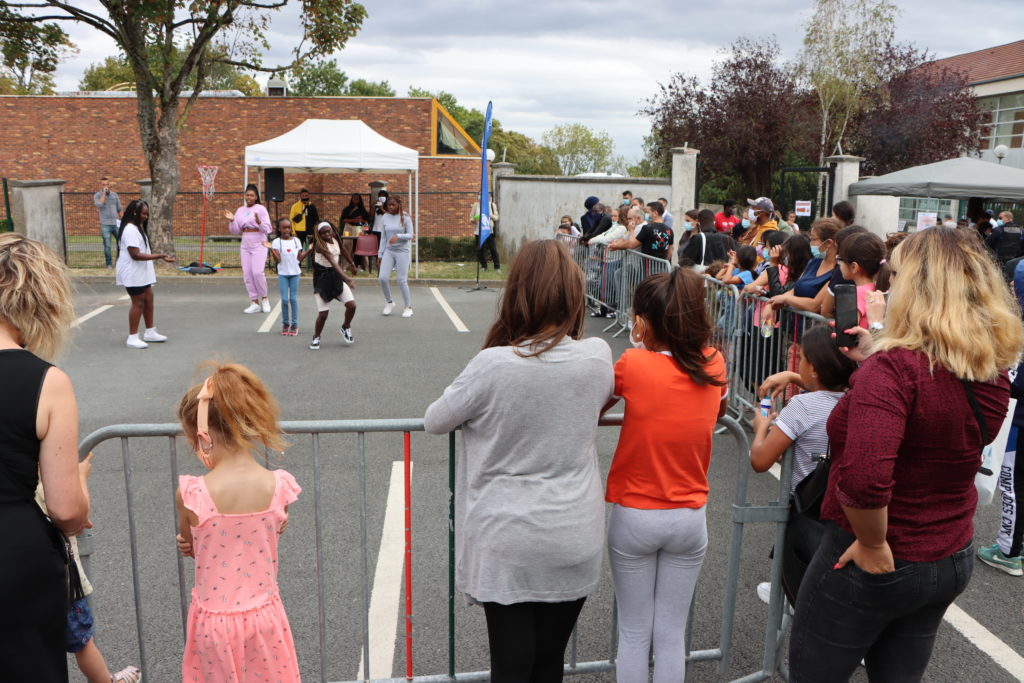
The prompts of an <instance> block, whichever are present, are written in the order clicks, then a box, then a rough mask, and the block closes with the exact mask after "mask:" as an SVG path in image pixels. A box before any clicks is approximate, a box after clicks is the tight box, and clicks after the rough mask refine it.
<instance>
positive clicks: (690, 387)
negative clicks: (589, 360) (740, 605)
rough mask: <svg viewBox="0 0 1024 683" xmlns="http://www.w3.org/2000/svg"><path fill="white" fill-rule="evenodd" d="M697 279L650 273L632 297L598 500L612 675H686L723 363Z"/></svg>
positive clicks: (628, 678) (683, 273)
mask: <svg viewBox="0 0 1024 683" xmlns="http://www.w3.org/2000/svg"><path fill="white" fill-rule="evenodd" d="M711 332H712V323H711V320H710V319H709V318H708V315H707V311H706V309H705V307H704V283H703V281H702V280H701V278H700V276H699V275H697V274H696V273H694V272H693V271H691V270H688V269H678V268H677V269H675V270H673V271H672V272H669V273H659V274H657V275H652V276H650V277H649V278H647V279H646V280H644V281H643V282H641V283H640V284H639V285H637V288H636V291H635V292H634V294H633V329H632V331H631V332H630V341H632V342H633V346H634V347H636V348H635V349H632V350H627V351H626V352H625V353H624V354H623V355H622V357H621V358H620V359H619V361H618V362H617V363H616V364H615V395H614V397H613V399H612V401H611V402H609V403H608V405H607V406H605V410H607V409H609V408H611V406H613V405H614V404H615V402H616V401H618V400H619V399H620V398H621V399H623V400H625V401H626V410H625V417H624V419H623V422H622V430H621V432H620V434H619V445H618V447H617V448H616V450H615V458H614V459H613V460H612V466H611V470H610V471H609V473H608V488H607V493H606V496H605V500H607V501H608V502H609V503H612V504H613V505H612V512H611V518H610V520H609V522H608V555H609V559H610V561H611V568H612V579H613V581H614V584H615V597H616V599H617V600H618V608H619V651H618V659H617V664H616V675H617V678H618V680H619V681H621V682H623V683H625V682H633V681H646V680H647V668H648V654H649V652H650V650H651V644H652V641H653V644H654V680H655V681H682V680H684V679H685V677H686V661H685V658H686V647H685V642H686V619H687V615H688V614H689V611H690V601H691V600H692V599H693V590H694V587H695V586H696V583H697V577H698V576H699V575H700V567H701V564H702V563H703V561H704V551H705V549H706V548H707V523H706V518H705V503H706V502H707V497H708V478H707V472H708V465H709V464H710V461H711V438H712V431H713V430H714V427H715V422H717V421H718V418H719V417H721V416H722V415H723V414H724V413H725V408H726V394H727V389H726V371H725V359H724V358H723V357H722V354H721V353H720V352H719V351H718V350H717V349H715V348H713V347H712V345H711Z"/></svg>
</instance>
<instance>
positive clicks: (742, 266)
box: [715, 246, 757, 287]
mask: <svg viewBox="0 0 1024 683" xmlns="http://www.w3.org/2000/svg"><path fill="white" fill-rule="evenodd" d="M756 266H757V250H755V249H754V247H751V246H742V247H740V248H739V249H737V250H736V251H734V252H732V253H731V254H730V255H729V264H728V265H727V266H726V267H725V268H722V270H720V271H719V272H718V275H716V276H715V279H717V280H721V281H722V282H723V283H725V284H727V285H738V286H740V287H745V286H747V285H749V284H750V283H751V282H753V281H754V268H755V267H756Z"/></svg>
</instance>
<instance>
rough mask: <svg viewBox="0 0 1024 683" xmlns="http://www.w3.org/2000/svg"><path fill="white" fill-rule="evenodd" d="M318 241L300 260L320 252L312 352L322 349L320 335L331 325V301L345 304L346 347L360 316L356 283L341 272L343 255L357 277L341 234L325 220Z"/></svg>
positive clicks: (343, 330) (318, 230) (315, 270)
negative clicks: (343, 244) (353, 326)
mask: <svg viewBox="0 0 1024 683" xmlns="http://www.w3.org/2000/svg"><path fill="white" fill-rule="evenodd" d="M315 237H316V239H314V240H313V244H312V246H310V248H309V249H308V250H307V251H306V252H305V253H303V254H302V255H301V256H300V257H299V259H300V260H301V259H303V258H305V257H306V254H308V253H309V252H310V251H313V252H316V255H315V256H314V257H313V296H314V298H315V299H316V310H317V315H316V322H315V323H314V324H313V341H311V342H310V343H309V348H310V350H312V351H319V350H320V334H321V333H322V332H323V331H324V325H326V324H327V316H328V315H330V312H331V302H332V301H334V300H338V301H341V303H343V304H344V305H345V320H344V321H343V322H342V324H341V330H340V331H341V338H342V339H344V340H345V343H346V344H351V343H353V342H354V341H355V338H354V337H353V336H352V318H354V317H355V315H356V296H355V294H353V293H352V288H353V287H355V280H353V279H352V278H350V277H349V276H347V275H345V271H343V270H342V269H341V263H340V259H341V257H342V256H344V257H345V259H346V260H347V261H348V265H349V270H350V272H351V273H352V274H353V275H354V274H355V272H356V265H355V263H354V262H353V261H352V259H351V258H350V257H349V255H348V251H347V250H345V249H342V248H341V244H340V242H339V241H338V233H337V231H336V230H335V229H334V226H333V225H331V224H330V222H328V221H323V222H321V223H320V225H318V226H317V228H316V233H315Z"/></svg>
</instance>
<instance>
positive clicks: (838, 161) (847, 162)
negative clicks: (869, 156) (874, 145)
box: [822, 154, 864, 216]
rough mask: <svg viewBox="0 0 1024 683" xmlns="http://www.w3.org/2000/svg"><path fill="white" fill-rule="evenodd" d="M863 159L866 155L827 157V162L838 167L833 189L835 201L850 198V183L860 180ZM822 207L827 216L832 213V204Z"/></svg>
mask: <svg viewBox="0 0 1024 683" xmlns="http://www.w3.org/2000/svg"><path fill="white" fill-rule="evenodd" d="M862 161H864V157H855V156H851V155H849V154H838V155H836V156H833V157H825V163H827V164H834V165H835V167H836V180H835V186H834V187H833V189H832V202H833V203H835V202H841V201H844V200H847V199H849V198H850V185H853V184H854V183H855V182H857V181H858V180H860V162H862ZM822 208H823V209H824V212H823V213H824V214H825V215H826V216H828V215H831V211H832V207H831V206H826V207H822Z"/></svg>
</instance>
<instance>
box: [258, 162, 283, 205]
mask: <svg viewBox="0 0 1024 683" xmlns="http://www.w3.org/2000/svg"><path fill="white" fill-rule="evenodd" d="M263 180H264V182H265V183H266V188H267V191H266V195H267V201H270V202H283V201H284V169H283V168H268V169H265V170H264V171H263Z"/></svg>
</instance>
